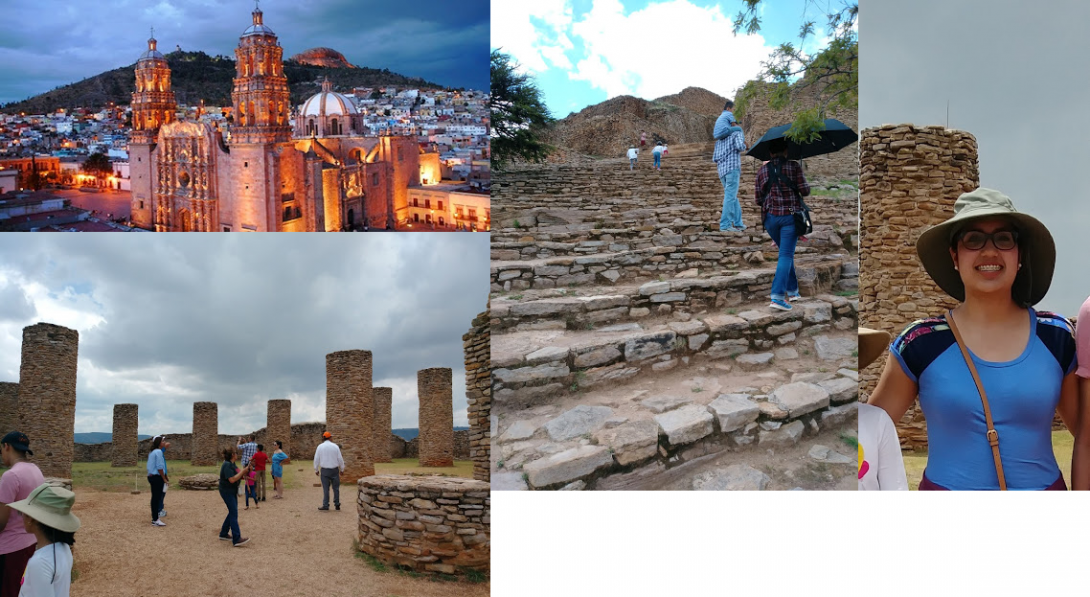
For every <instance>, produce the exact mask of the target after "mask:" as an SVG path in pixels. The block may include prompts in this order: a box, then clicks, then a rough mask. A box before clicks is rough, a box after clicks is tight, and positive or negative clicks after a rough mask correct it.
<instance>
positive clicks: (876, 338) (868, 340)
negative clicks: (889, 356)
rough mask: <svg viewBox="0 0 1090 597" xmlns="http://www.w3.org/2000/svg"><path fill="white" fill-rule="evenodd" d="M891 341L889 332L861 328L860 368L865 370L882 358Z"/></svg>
mask: <svg viewBox="0 0 1090 597" xmlns="http://www.w3.org/2000/svg"><path fill="white" fill-rule="evenodd" d="M889 339H890V335H889V332H883V331H881V330H872V329H870V328H864V327H861V328H859V368H860V369H863V368H865V367H866V366H867V365H870V364H871V363H873V362H874V360H875V359H877V358H878V357H880V356H882V353H883V352H885V350H886V347H887V346H889Z"/></svg>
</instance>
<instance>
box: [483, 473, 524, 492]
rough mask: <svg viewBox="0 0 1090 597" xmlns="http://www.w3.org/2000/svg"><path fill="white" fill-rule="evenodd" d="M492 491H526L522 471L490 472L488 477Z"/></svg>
mask: <svg viewBox="0 0 1090 597" xmlns="http://www.w3.org/2000/svg"><path fill="white" fill-rule="evenodd" d="M489 479H490V480H489V485H490V486H491V489H492V491H526V490H528V489H530V488H529V487H527V486H526V480H525V479H523V478H522V473H492V475H491V477H489Z"/></svg>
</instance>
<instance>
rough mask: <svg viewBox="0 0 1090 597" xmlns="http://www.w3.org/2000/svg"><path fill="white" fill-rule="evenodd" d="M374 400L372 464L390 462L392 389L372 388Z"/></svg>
mask: <svg viewBox="0 0 1090 597" xmlns="http://www.w3.org/2000/svg"><path fill="white" fill-rule="evenodd" d="M371 394H372V395H373V396H374V400H375V429H374V433H372V434H371V438H372V439H373V440H374V449H373V450H372V453H371V458H372V460H373V461H374V462H392V461H393V459H392V458H391V457H390V454H391V451H390V440H389V438H388V436H389V435H390V429H391V428H392V426H393V403H394V389H393V388H374V389H373V390H372V391H371Z"/></svg>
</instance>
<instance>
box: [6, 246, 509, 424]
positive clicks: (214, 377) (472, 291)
mask: <svg viewBox="0 0 1090 597" xmlns="http://www.w3.org/2000/svg"><path fill="white" fill-rule="evenodd" d="M487 300H488V235H487V234H438V233H425V234H334V235H318V234H305V235H300V234H238V235H235V234H223V235H204V234H201V235H183V234H162V235H160V234H156V235H146V236H145V235H139V238H137V237H135V236H133V235H129V234H5V235H0V305H3V308H2V309H0V381H12V382H13V381H18V379H19V360H20V352H21V348H20V347H21V343H22V329H23V328H24V327H25V326H27V325H31V324H34V323H37V322H48V323H55V324H58V325H63V326H65V327H69V328H73V329H75V330H78V331H79V333H80V343H79V369H78V373H77V389H76V397H77V400H76V423H75V430H76V431H77V432H88V431H104V432H109V431H111V429H112V426H113V405H114V404H117V403H136V404H139V405H140V431H139V432H140V433H143V434H156V433H188V432H190V431H191V430H192V426H193V403H194V402H198V401H212V402H217V403H219V431H220V433H226V434H231V435H235V434H240V433H246V432H249V431H254V430H256V429H259V428H261V427H264V426H265V423H266V414H267V413H266V411H267V404H266V402H267V401H268V400H270V399H280V398H287V399H290V400H291V401H292V407H291V410H292V421H293V422H294V423H303V422H312V421H324V420H325V385H326V377H325V355H326V354H328V353H330V352H335V351H339V350H349V349H363V350H370V351H371V352H372V355H373V379H374V381H373V385H374V386H376V387H382V386H386V387H392V388H393V389H394V398H393V400H394V402H393V427H395V428H398V427H416V426H417V395H416V389H417V388H416V373H417V371H418V370H420V369H427V368H431V367H449V368H451V369H452V370H453V392H454V422H455V425H466V424H467V423H466V421H467V417H466V397H465V364H464V355H463V351H462V335H463V334H465V333H466V332H467V331H469V328H470V325H471V323H472V320H473V318H474V317H475V316H476V315H477V314H478V313H480V312H482V311H484V310H485V308H486V302H487Z"/></svg>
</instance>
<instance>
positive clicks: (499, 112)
mask: <svg viewBox="0 0 1090 597" xmlns="http://www.w3.org/2000/svg"><path fill="white" fill-rule="evenodd" d="M518 67H519V65H518V63H516V62H515V61H514V60H512V58H511V56H509V55H507V54H504V53H502V52H500V51H499V50H492V66H491V74H492V81H491V83H492V92H491V95H490V96H489V98H488V107H489V109H490V111H491V113H492V167H493V168H495V169H496V170H503V169H504V168H505V167H506V166H507V164H508V163H510V162H511V160H513V159H516V158H519V159H523V160H526V161H528V162H542V161H544V160H545V157H546V156H548V155H549V150H550V148H549V146H548V145H547V144H546V143H545V142H544V141H542V140H541V135H542V133H543V132H544V130H545V128H546V127H547V126H549V124H550V123H551V122H552V121H553V118H552V116H550V115H549V109H548V108H547V107H546V106H545V102H544V101H543V100H542V98H541V90H539V89H538V88H537V85H536V84H535V83H534V80H533V77H531V76H530V75H526V74H520V73H518V71H517V69H518Z"/></svg>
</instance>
